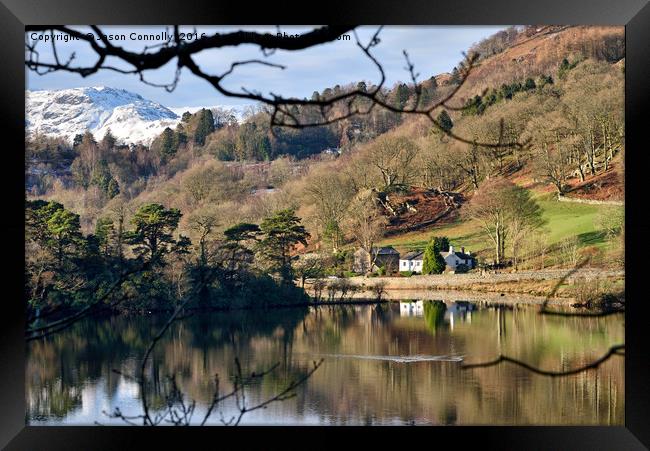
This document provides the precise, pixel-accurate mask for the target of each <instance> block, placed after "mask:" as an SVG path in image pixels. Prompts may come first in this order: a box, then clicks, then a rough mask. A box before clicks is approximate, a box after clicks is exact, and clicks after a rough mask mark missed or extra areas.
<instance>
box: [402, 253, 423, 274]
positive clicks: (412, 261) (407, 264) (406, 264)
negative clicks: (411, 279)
mask: <svg viewBox="0 0 650 451" xmlns="http://www.w3.org/2000/svg"><path fill="white" fill-rule="evenodd" d="M423 261H424V251H413V252H409V253H408V254H406V255H405V256H404V257H402V258H400V259H399V270H400V271H413V272H419V273H421V272H422V263H423Z"/></svg>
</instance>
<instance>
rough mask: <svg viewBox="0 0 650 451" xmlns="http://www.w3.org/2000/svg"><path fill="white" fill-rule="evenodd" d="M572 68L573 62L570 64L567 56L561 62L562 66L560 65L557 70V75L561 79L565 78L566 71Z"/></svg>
mask: <svg viewBox="0 0 650 451" xmlns="http://www.w3.org/2000/svg"><path fill="white" fill-rule="evenodd" d="M570 69H571V64H569V60H568V59H566V58H563V59H562V62H560V67H558V70H557V77H558V78H559V79H560V80H561V79H563V78H564V76H565V75H566V73H567V72H568V71H569V70H570Z"/></svg>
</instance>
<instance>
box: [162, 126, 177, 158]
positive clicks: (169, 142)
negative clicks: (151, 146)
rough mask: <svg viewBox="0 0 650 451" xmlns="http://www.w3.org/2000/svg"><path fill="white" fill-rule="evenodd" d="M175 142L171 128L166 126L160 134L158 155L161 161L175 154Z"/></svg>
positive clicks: (175, 138)
mask: <svg viewBox="0 0 650 451" xmlns="http://www.w3.org/2000/svg"><path fill="white" fill-rule="evenodd" d="M179 125H180V124H179ZM177 142H178V141H177V137H176V136H175V135H174V132H173V131H172V129H171V128H169V127H166V128H165V129H164V130H163V132H162V134H161V135H160V156H161V157H162V159H163V161H165V162H166V161H168V160H169V159H170V158H172V157H173V156H174V155H175V154H176V150H177Z"/></svg>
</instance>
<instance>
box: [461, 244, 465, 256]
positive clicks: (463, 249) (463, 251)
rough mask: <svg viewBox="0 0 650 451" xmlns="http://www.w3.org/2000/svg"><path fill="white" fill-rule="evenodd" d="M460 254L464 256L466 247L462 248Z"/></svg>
mask: <svg viewBox="0 0 650 451" xmlns="http://www.w3.org/2000/svg"><path fill="white" fill-rule="evenodd" d="M460 253H461V254H464V253H465V247H464V246H463V247H461V248H460Z"/></svg>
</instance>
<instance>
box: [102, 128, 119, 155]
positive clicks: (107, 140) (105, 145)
mask: <svg viewBox="0 0 650 451" xmlns="http://www.w3.org/2000/svg"><path fill="white" fill-rule="evenodd" d="M116 143H117V139H116V138H115V136H113V133H112V132H111V129H110V128H109V129H108V130H106V133H105V134H104V137H103V138H102V140H101V142H100V147H101V149H102V150H103V151H105V152H107V151H109V150H111V149H112V148H114V147H115V144H116Z"/></svg>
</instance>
